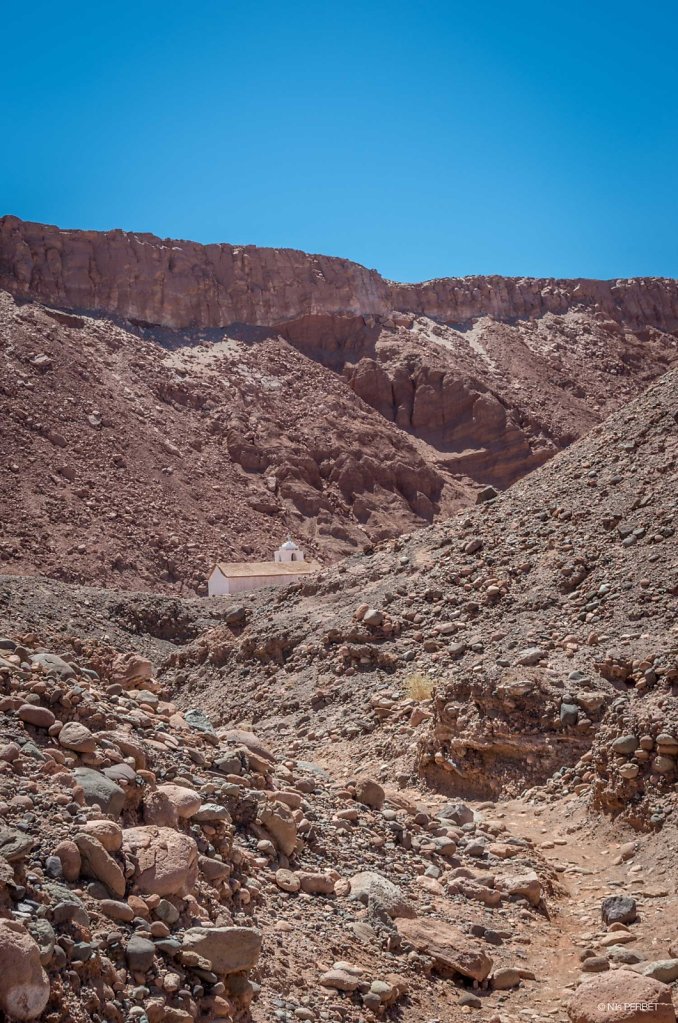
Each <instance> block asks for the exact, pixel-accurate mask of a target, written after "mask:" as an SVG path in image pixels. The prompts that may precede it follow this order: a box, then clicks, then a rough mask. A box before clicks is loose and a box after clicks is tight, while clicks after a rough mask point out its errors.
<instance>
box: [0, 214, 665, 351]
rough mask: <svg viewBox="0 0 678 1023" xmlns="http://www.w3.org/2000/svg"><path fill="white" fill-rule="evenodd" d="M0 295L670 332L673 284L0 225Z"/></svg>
mask: <svg viewBox="0 0 678 1023" xmlns="http://www.w3.org/2000/svg"><path fill="white" fill-rule="evenodd" d="M0 288H4V289H6V290H7V291H9V292H11V293H12V294H13V295H15V296H18V297H30V298H34V299H38V300H40V301H43V302H46V303H50V304H55V305H60V306H66V307H68V308H74V309H81V310H89V311H94V310H96V311H99V312H104V313H107V314H109V315H115V316H122V317H125V318H127V319H130V318H131V319H137V320H142V321H144V322H146V323H152V324H160V325H162V326H167V327H174V328H186V327H203V328H210V327H225V326H228V325H230V324H233V323H249V324H259V325H266V326H271V325H274V324H279V323H284V322H286V321H289V320H294V319H297V318H299V317H301V316H309V315H310V316H323V315H324V316H334V315H337V314H342V315H345V314H360V315H367V316H369V315H377V316H385V315H387V314H388V313H389V312H390V311H391V310H394V309H395V310H400V311H407V312H411V313H415V314H417V315H424V316H429V317H432V318H434V319H439V320H443V321H445V322H447V323H463V322H468V321H470V320H473V319H476V318H478V317H480V316H492V317H493V318H495V319H498V320H511V319H514V318H526V317H536V316H543V315H544V314H546V313H554V314H562V313H565V312H567V311H568V310H569V309H572V308H573V307H581V308H584V309H590V310H596V311H598V312H601V313H604V314H605V315H606V316H608V317H610V318H612V319H614V320H616V321H621V322H624V323H625V324H626V325H627V326H628V327H629V328H631V329H639V328H643V329H644V328H646V327H655V328H657V329H659V330H663V331H676V330H678V282H676V281H675V280H665V279H659V278H639V279H636V280H619V281H590V280H554V279H529V278H520V279H518V278H503V277H464V278H444V279H441V280H434V281H427V282H426V283H424V284H394V283H392V282H390V281H386V280H384V278H383V277H381V276H380V275H379V274H378V273H377V272H376V271H375V270H367V269H366V268H365V267H362V266H360V265H358V264H357V263H353V262H351V261H350V260H347V259H337V258H333V257H329V256H317V255H310V254H307V253H305V252H300V251H297V250H294V249H266V248H257V247H256V246H253V245H243V246H237V245H226V244H219V245H199V244H197V243H195V242H188V241H172V240H169V239H160V238H156V237H155V236H154V235H150V234H136V233H132V232H127V231H107V232H97V231H62V230H60V229H59V228H57V227H51V226H47V225H44V224H33V223H28V222H25V221H21V220H19V219H18V218H16V217H4V218H2V219H0Z"/></svg>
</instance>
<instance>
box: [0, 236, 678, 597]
mask: <svg viewBox="0 0 678 1023" xmlns="http://www.w3.org/2000/svg"><path fill="white" fill-rule="evenodd" d="M0 288H6V289H7V291H6V292H2V291H0V342H1V351H0V357H1V358H2V369H1V371H0V405H1V411H2V418H1V420H0V445H1V449H2V453H3V456H4V459H5V462H6V465H7V471H8V475H7V479H8V481H9V482H8V485H7V486H5V487H4V488H3V492H2V497H1V498H0V501H1V502H2V507H1V508H0V513H1V514H0V522H1V523H2V527H1V528H2V533H1V534H0V558H1V559H2V562H3V564H4V565H5V566H6V569H7V570H8V571H11V572H16V573H22V572H30V573H39V574H43V575H56V576H58V577H59V578H62V579H65V580H68V581H73V582H81V583H92V584H105V585H108V586H123V587H127V588H135V587H139V588H146V589H154V590H156V591H157V590H165V591H171V592H198V593H201V592H204V587H205V579H206V575H207V573H208V571H209V568H210V565H211V563H213V561H214V560H216V559H217V558H228V559H233V560H239V559H243V560H246V559H250V558H251V559H262V558H268V557H270V554H271V549H272V548H273V547H274V546H276V545H277V543H278V542H279V541H280V540H281V539H284V537H285V535H286V534H287V533H288V532H292V533H293V534H294V535H295V537H296V538H297V539H298V540H301V541H302V542H303V543H304V545H305V546H306V547H307V548H308V550H309V553H310V554H313V555H314V556H316V557H320V558H321V560H326V561H333V560H336V558H337V557H339V556H342V555H345V554H347V553H351V552H352V551H355V550H361V549H363V548H364V547H365V546H368V545H369V544H371V543H374V542H379V541H381V540H383V539H384V538H388V537H394V536H397V535H399V534H400V533H403V532H406V531H409V530H412V529H414V528H416V527H419V526H423V525H426V524H427V523H430V522H432V521H434V520H436V519H440V518H444V517H446V516H447V515H449V514H450V513H451V512H453V511H454V510H456V509H457V508H458V507H460V506H462V505H464V504H469V503H473V501H474V500H475V498H476V495H477V493H478V492H479V490H480V489H481V488H482V487H483V486H486V485H493V486H495V487H497V488H504V487H506V486H508V485H510V484H512V483H513V482H515V480H516V479H518V478H520V477H521V476H523V475H524V474H525V473H527V472H529V471H530V470H532V469H533V468H535V467H537V466H539V465H541V464H543V463H544V462H545V461H547V460H548V459H549V458H550V457H551V456H552V455H553V454H554V453H555V452H556V451H558V450H561V449H562V448H564V447H566V446H567V445H568V444H569V443H571V442H572V440H573V439H575V438H576V437H577V436H580V435H582V434H583V433H585V432H586V431H587V430H589V429H591V428H592V427H593V426H594V425H595V424H596V423H598V422H600V421H601V420H602V419H603V418H604V417H605V416H606V415H607V414H609V412H611V411H613V410H614V409H615V408H618V407H619V406H620V405H622V404H624V403H625V402H627V401H629V400H631V399H632V398H633V397H635V396H636V395H637V394H639V393H640V392H641V391H642V389H643V388H644V387H645V386H646V385H647V384H648V383H649V382H650V381H651V380H652V379H654V378H656V377H657V376H659V375H660V374H661V373H663V372H664V371H665V370H666V368H667V367H668V366H669V365H671V364H672V362H673V361H674V360H675V357H676V337H675V332H676V330H677V329H678V327H677V321H676V282H673V281H654V280H653V281H649V280H643V281H617V282H591V281H570V282H568V281H536V280H504V279H499V278H497V279H494V278H486V279H475V278H467V279H466V278H465V279H463V280H456V281H455V280H448V281H434V282H428V283H427V284H424V285H393V284H390V283H389V282H385V281H383V280H382V279H381V278H379V277H378V275H376V274H375V273H374V272H371V271H367V270H365V269H364V268H362V267H359V266H356V265H355V264H351V263H349V262H348V261H346V260H335V259H330V258H327V257H313V256H307V255H305V254H304V253H299V252H290V251H287V250H262V249H255V248H252V247H249V248H243V249H236V248H234V247H232V246H226V245H224V246H199V245H195V244H192V243H183V242H181V243H173V242H161V241H159V240H158V239H155V238H153V237H151V236H141V235H133V234H126V233H124V232H111V233H108V234H98V233H96V232H77V231H58V230H57V229H56V228H49V227H44V226H42V225H35V224H26V223H23V222H21V221H18V220H16V218H12V217H6V218H4V219H3V220H2V221H0ZM57 307H58V308H57ZM64 308H66V309H67V310H68V309H70V310H74V309H75V310H76V311H75V312H73V311H70V312H69V311H64ZM121 317H122V318H121Z"/></svg>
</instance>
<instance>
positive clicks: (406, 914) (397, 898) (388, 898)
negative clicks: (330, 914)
mask: <svg viewBox="0 0 678 1023" xmlns="http://www.w3.org/2000/svg"><path fill="white" fill-rule="evenodd" d="M350 884H351V898H352V899H356V900H357V901H358V902H362V903H363V905H365V906H370V908H375V909H377V910H379V909H381V910H383V911H384V912H385V913H386V914H387V915H388V916H389V917H390V918H391V919H392V920H396V919H398V918H405V919H410V920H411V919H413V918H414V917H415V916H416V915H417V914H416V911H415V908H414V906H413V905H412V903H411V902H409V901H408V900H407V899H406V898H405V896H404V895H403V893H402V892H401V890H400V888H398V886H397V885H395V884H393V882H392V881H389V880H388V878H386V877H383V876H382V875H381V874H377V873H376V872H375V871H372V870H362V871H360V873H358V874H354V875H353V877H352V878H351V881H350Z"/></svg>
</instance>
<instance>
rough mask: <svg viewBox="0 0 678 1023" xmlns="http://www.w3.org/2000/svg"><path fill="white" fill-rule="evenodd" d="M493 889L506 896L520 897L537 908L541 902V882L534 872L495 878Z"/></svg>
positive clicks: (527, 871)
mask: <svg viewBox="0 0 678 1023" xmlns="http://www.w3.org/2000/svg"><path fill="white" fill-rule="evenodd" d="M495 887H496V888H498V889H499V890H500V891H502V892H505V893H506V895H520V896H522V897H523V898H524V899H527V901H528V902H529V903H530V905H531V906H538V905H539V903H540V902H541V881H540V880H539V878H538V877H537V874H536V872H535V871H534V870H526V871H525V873H524V874H511V875H508V876H503V877H497V879H496V881H495Z"/></svg>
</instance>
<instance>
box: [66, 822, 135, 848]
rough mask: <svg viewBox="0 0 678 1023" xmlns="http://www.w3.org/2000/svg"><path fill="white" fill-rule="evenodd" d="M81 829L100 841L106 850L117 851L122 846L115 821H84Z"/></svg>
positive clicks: (118, 828)
mask: <svg viewBox="0 0 678 1023" xmlns="http://www.w3.org/2000/svg"><path fill="white" fill-rule="evenodd" d="M81 830H82V831H83V832H84V833H85V834H86V835H91V836H92V838H96V839H97V840H98V841H99V842H101V844H102V845H103V847H104V849H105V850H106V852H118V850H119V849H120V847H121V846H122V828H121V827H120V825H119V824H118V823H117V822H116V821H111V820H106V819H102V820H94V821H85V823H84V824H83V825H82V828H81ZM57 855H58V853H57Z"/></svg>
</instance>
